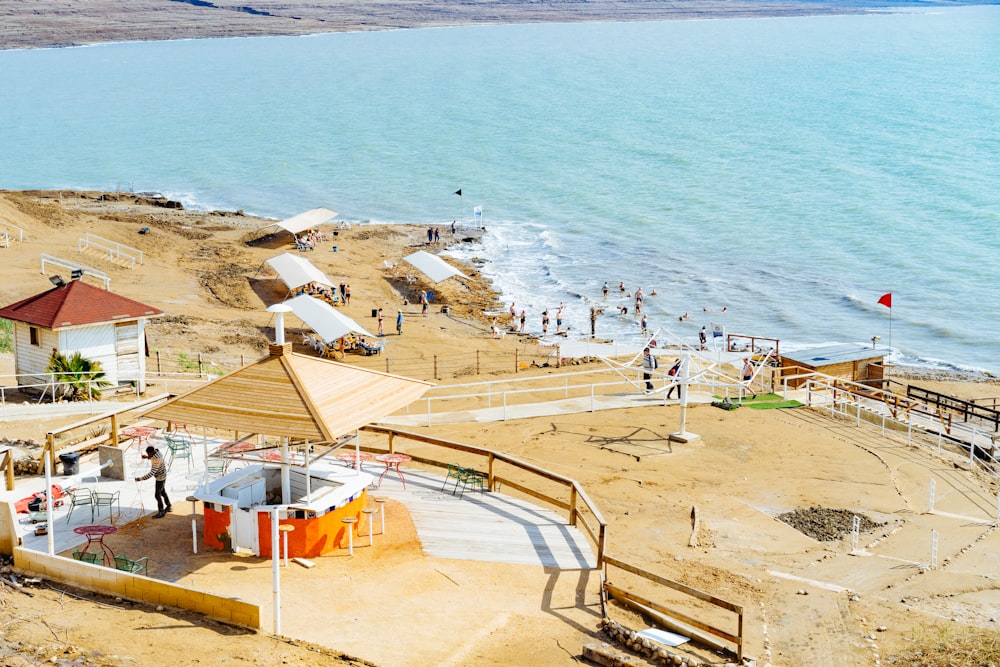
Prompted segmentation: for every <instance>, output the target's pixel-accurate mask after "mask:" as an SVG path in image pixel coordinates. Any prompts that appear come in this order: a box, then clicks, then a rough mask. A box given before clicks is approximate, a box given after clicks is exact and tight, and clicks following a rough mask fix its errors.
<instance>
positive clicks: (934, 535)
mask: <svg viewBox="0 0 1000 667" xmlns="http://www.w3.org/2000/svg"><path fill="white" fill-rule="evenodd" d="M937 560H938V532H937V530H936V529H934V528H932V529H931V569H932V570H936V569H937Z"/></svg>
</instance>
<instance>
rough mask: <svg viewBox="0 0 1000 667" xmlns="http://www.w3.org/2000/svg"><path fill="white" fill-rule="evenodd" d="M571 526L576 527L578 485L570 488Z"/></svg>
mask: <svg viewBox="0 0 1000 667" xmlns="http://www.w3.org/2000/svg"><path fill="white" fill-rule="evenodd" d="M569 525H571V526H575V525H576V484H573V485H571V486H570V487H569Z"/></svg>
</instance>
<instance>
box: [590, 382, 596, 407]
mask: <svg viewBox="0 0 1000 667" xmlns="http://www.w3.org/2000/svg"><path fill="white" fill-rule="evenodd" d="M590 411H591V412H594V411H595V407H594V385H590Z"/></svg>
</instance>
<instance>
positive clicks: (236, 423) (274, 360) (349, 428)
mask: <svg viewBox="0 0 1000 667" xmlns="http://www.w3.org/2000/svg"><path fill="white" fill-rule="evenodd" d="M431 386H432V385H431V384H430V383H429V382H423V381H421V380H411V379H410V378H405V377H401V376H398V375H390V374H389V373H381V372H379V371H373V370H367V369H365V368H357V367H355V366H349V365H347V364H342V363H338V362H335V361H329V360H327V359H319V358H317V357H313V356H309V355H304V354H296V353H294V352H292V345H291V343H285V344H284V345H271V347H270V355H269V356H267V357H264V358H263V359H260V360H258V361H256V362H254V363H252V364H250V365H248V366H244V367H243V368H240V369H238V370H235V371H233V372H232V373H229V374H228V375H224V376H222V377H220V378H218V379H216V380H213V381H212V382H210V383H208V384H206V385H202V386H201V387H198V388H197V389H193V390H191V391H189V392H187V393H185V394H181V395H180V396H175V397H174V398H172V399H170V400H168V401H167V402H166V403H163V404H161V405H160V406H158V407H155V408H151V409H150V410H148V411H146V412H144V413H143V416H145V417H149V418H151V419H159V420H163V421H171V422H174V423H179V424H187V425H188V426H203V427H205V428H215V429H220V430H227V431H236V432H239V433H241V434H247V433H256V434H262V435H271V436H281V437H290V438H301V439H302V440H305V441H308V442H329V441H333V440H336V439H337V438H338V437H340V436H342V435H347V434H349V433H353V432H354V431H355V430H356V429H358V428H361V427H362V426H365V425H367V424H370V423H372V422H375V421H377V420H379V419H381V418H382V417H385V416H386V415H389V414H392V413H393V412H395V411H396V410H399V409H400V408H402V407H404V406H406V405H408V404H409V403H411V402H413V401H415V400H416V399H418V398H420V397H421V396H422V395H423V394H424V392H425V391H427V390H428V389H429V388H430V387H431Z"/></svg>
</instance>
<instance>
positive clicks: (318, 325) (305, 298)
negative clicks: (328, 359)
mask: <svg viewBox="0 0 1000 667" xmlns="http://www.w3.org/2000/svg"><path fill="white" fill-rule="evenodd" d="M285 305H286V306H289V307H290V308H291V309H292V312H293V313H294V314H295V316H296V317H298V318H299V319H300V320H302V321H303V322H305V323H306V324H308V325H309V327H310V328H311V329H312V330H313V331H315V332H316V335H318V336H319V337H320V339H322V340H323V341H324V342H326V343H332V342H333V341H335V340H339V339H341V338H343V337H344V336H346V335H347V334H349V333H351V332H353V333H357V334H361V335H362V336H368V337H369V338H375V337H376V336H375V334H373V333H371V332H369V331H366V330H365V328H364V327H362V326H361V325H360V324H358V323H357V322H355V321H354V320H352V319H351V318H350V317H348V316H346V315H341V314H340V313H338V312H337V311H336V310H335V309H334V307H333V306H331V305H330V304H328V303H326V302H325V301H320V300H319V299H317V298H315V297H311V296H309V295H308V294H302V295H301V296H297V297H295V298H294V299H289V300H288V301H285Z"/></svg>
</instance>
